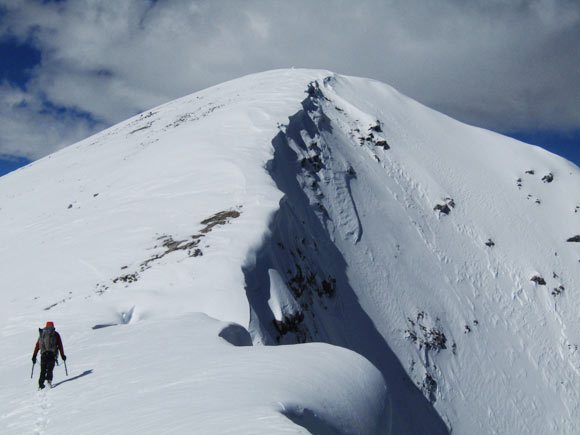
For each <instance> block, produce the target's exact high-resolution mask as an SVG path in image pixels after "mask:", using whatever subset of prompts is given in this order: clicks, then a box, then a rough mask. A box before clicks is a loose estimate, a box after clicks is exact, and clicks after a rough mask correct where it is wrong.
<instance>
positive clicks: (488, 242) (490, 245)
mask: <svg viewBox="0 0 580 435" xmlns="http://www.w3.org/2000/svg"><path fill="white" fill-rule="evenodd" d="M485 246H488V247H490V248H492V247H494V246H495V243H494V242H493V240H491V239H487V242H485Z"/></svg>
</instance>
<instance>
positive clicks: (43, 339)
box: [38, 326, 58, 353]
mask: <svg viewBox="0 0 580 435" xmlns="http://www.w3.org/2000/svg"><path fill="white" fill-rule="evenodd" d="M38 333H39V334H40V337H39V338H38V343H39V345H40V352H41V353H44V352H54V353H57V351H58V339H57V338H56V330H55V329H54V327H52V326H47V327H46V328H44V329H40V328H39V329H38Z"/></svg>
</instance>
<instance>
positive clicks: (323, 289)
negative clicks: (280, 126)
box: [244, 92, 449, 434]
mask: <svg viewBox="0 0 580 435" xmlns="http://www.w3.org/2000/svg"><path fill="white" fill-rule="evenodd" d="M309 94H310V96H309V97H308V98H307V99H306V100H305V102H303V108H304V109H303V110H301V111H300V112H298V113H297V114H296V115H294V116H292V117H291V118H290V123H289V125H288V126H287V128H286V130H285V131H281V132H280V133H279V134H278V135H277V136H276V137H275V138H274V140H273V141H272V144H273V146H274V158H273V160H272V161H270V162H269V165H268V170H269V172H270V174H271V176H272V178H273V179H274V180H275V182H276V184H277V187H278V189H280V190H281V191H282V192H283V193H284V197H283V198H282V200H281V201H280V208H279V210H278V211H277V212H276V214H275V215H274V216H273V218H272V221H271V223H270V235H269V237H268V239H267V240H266V241H264V243H263V244H262V246H261V247H260V249H259V250H258V252H257V253H256V261H255V264H252V265H249V266H248V267H246V268H245V270H244V274H245V279H246V293H247V297H248V301H249V303H250V309H251V318H250V332H251V334H252V336H253V338H254V340H257V341H260V340H261V341H262V342H263V343H264V344H276V343H281V344H291V343H300V342H310V341H322V342H327V343H330V344H333V345H338V346H342V347H345V348H348V349H350V350H353V351H355V352H357V353H359V354H360V355H363V356H364V357H366V358H367V359H368V360H369V361H371V362H372V363H373V364H374V365H375V366H376V367H377V368H378V369H379V370H380V371H381V373H382V374H383V376H384V377H385V380H386V382H387V386H388V389H389V392H390V397H391V408H392V409H391V415H392V422H391V430H392V433H397V434H404V433H431V434H439V433H448V432H449V430H448V428H447V426H446V425H445V423H444V422H443V420H442V419H441V417H440V416H439V415H438V414H437V412H436V411H435V409H434V408H433V406H432V404H431V403H430V402H429V401H428V400H427V399H426V398H425V397H424V396H423V394H422V393H421V392H420V391H419V389H418V388H417V387H416V386H415V385H414V383H413V382H412V380H411V379H410V378H409V376H408V375H407V373H406V372H405V370H404V368H403V366H402V365H401V363H400V362H399V360H398V358H397V356H396V355H395V353H394V352H393V351H392V350H391V349H390V347H389V345H388V344H387V342H386V341H385V339H384V338H383V337H382V335H381V334H380V333H379V332H378V331H377V329H376V327H375V325H374V324H373V322H372V320H371V319H370V318H369V316H368V315H367V313H366V312H365V311H364V309H363V308H362V307H361V305H360V304H359V301H358V298H357V296H356V294H355V292H354V290H353V288H352V287H351V284H350V282H349V280H348V277H347V275H346V273H345V270H346V268H347V264H346V261H345V259H344V257H343V256H342V254H341V252H340V251H339V250H338V248H337V247H336V245H335V244H334V243H333V241H332V239H331V237H330V235H329V233H328V231H327V229H326V228H325V226H324V225H323V223H324V222H325V219H328V215H325V213H324V210H320V208H319V207H318V206H317V205H316V204H315V205H312V204H311V201H310V200H309V198H308V197H307V195H306V194H305V192H304V190H303V189H302V188H301V186H300V183H299V181H298V180H299V178H300V177H299V174H300V171H301V165H300V164H299V163H298V161H299V156H298V154H297V152H296V151H295V149H296V147H298V148H299V149H302V148H303V147H304V143H303V139H304V137H305V136H310V137H311V138H313V137H316V138H319V136H318V133H319V132H320V131H319V126H320V124H318V123H317V122H316V121H317V119H323V118H321V117H318V118H316V116H313V113H312V111H313V110H316V107H313V105H314V106H316V96H313V94H312V93H311V92H309ZM313 118H314V120H313ZM317 124H318V125H317ZM329 127H330V126H328V125H326V126H325V128H327V129H328V128H329ZM290 142H292V146H291V145H290ZM293 146H294V148H295V149H293ZM292 417H294V418H292ZM307 417H308V416H304V415H303V416H301V417H300V416H291V417H290V418H291V419H292V420H293V421H295V422H296V423H298V424H301V425H303V426H304V427H306V428H308V427H310V425H311V424H314V426H312V427H311V428H312V429H313V430H314V429H315V428H317V427H318V426H319V424H318V423H320V422H313V420H312V419H311V418H307ZM302 423H304V424H302ZM326 429H328V430H330V428H326ZM326 429H325V430H322V432H321V433H326V432H327V431H326ZM385 432H386V433H388V428H385ZM315 433H316V431H315Z"/></svg>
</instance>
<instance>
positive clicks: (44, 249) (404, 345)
mask: <svg viewBox="0 0 580 435" xmlns="http://www.w3.org/2000/svg"><path fill="white" fill-rule="evenodd" d="M579 185H580V173H579V170H578V168H577V167H576V166H574V165H572V164H571V163H569V162H566V161H565V160H563V159H560V158H558V157H556V156H554V155H551V154H549V153H547V152H545V151H543V150H540V149H538V148H536V147H532V146H529V145H526V144H522V143H520V142H517V141H514V140H511V139H507V138H505V137H502V136H500V135H497V134H494V133H491V132H488V131H485V130H481V129H477V128H473V127H470V126H467V125H464V124H461V123H458V122H456V121H453V120H451V119H450V118H448V117H446V116H444V115H442V114H439V113H437V112H434V111H432V110H430V109H428V108H426V107H424V106H422V105H420V104H418V103H416V102H414V101H412V100H410V99H408V98H406V97H404V96H403V95H401V94H399V93H397V92H396V91H395V90H393V89H392V88H390V87H388V86H386V85H384V84H381V83H378V82H375V81H372V80H367V79H358V78H353V77H344V76H339V75H334V74H332V73H330V72H328V71H309V70H281V71H271V72H267V73H261V74H256V75H252V76H248V77H244V78H241V79H238V80H234V81H232V82H228V83H224V84H222V85H219V86H216V87H213V88H210V89H207V90H205V91H202V92H198V93H196V94H193V95H190V96H187V97H184V98H182V99H179V100H176V101H173V102H170V103H168V104H166V105H163V106H160V107H157V108H154V109H152V110H149V111H146V112H144V113H143V114H141V115H138V116H135V117H134V118H132V119H129V120H127V121H126V122H124V123H121V124H119V125H117V126H114V127H112V128H111V129H108V130H106V131H103V132H101V133H99V134H97V135H95V136H93V137H91V138H88V139H86V140H84V141H82V142H79V143H78V144H75V145H72V146H70V147H68V148H66V149H64V150H62V151H60V152H58V153H55V154H53V155H51V156H48V157H46V158H45V159H42V160H40V161H37V162H35V163H33V164H32V165H29V166H28V167H26V168H23V169H21V170H19V171H16V172H14V173H11V174H9V175H7V176H5V177H2V178H1V179H0V244H1V246H3V247H4V249H3V250H1V251H0V276H1V277H2V293H1V300H0V336H1V337H2V344H3V352H2V360H1V364H0V379H2V384H3V388H2V389H0V427H2V433H14V434H17V433H18V434H20V433H30V432H33V433H45V434H50V433H55V434H56V433H79V434H83V433H115V432H117V433H129V432H130V433H133V432H135V433H136V432H139V433H200V434H212V433H227V432H229V433H232V431H233V432H235V433H252V434H259V433H264V434H266V433H267V434H274V433H287V432H291V433H315V434H327V433H339V434H347V433H348V434H350V433H357V434H359V433H364V434H367V433H369V434H373V433H377V434H378V433H381V434H382V433H389V432H392V433H446V432H449V431H453V432H454V433H574V432H575V425H576V422H577V421H578V419H579V418H580V407H579V401H578V398H577V393H576V390H577V389H576V386H577V385H578V384H579V381H580V353H579V352H578V345H579V344H580V337H579V336H578V331H579V326H580V325H579V322H578V319H577V312H576V311H577V309H576V308H577V306H578V295H577V293H576V291H577V283H578V282H580V244H579V243H577V242H578V240H577V239H578V237H579V236H578V234H579V233H580V213H579V210H580V197H579V196H578V192H579V189H578V186H579ZM216 319H217V320H216ZM48 320H50V321H54V322H55V324H56V328H57V330H59V332H60V333H61V335H62V337H63V340H64V346H65V351H66V353H67V355H68V360H67V364H68V369H69V377H68V378H66V377H65V376H64V375H63V367H62V366H61V367H57V369H56V375H55V376H56V377H55V384H56V388H55V389H54V390H53V391H44V392H41V393H37V392H36V391H35V384H36V380H29V379H28V378H29V373H30V372H29V370H30V356H31V353H32V349H33V346H34V342H35V340H36V338H37V337H36V335H37V330H38V329H37V328H38V327H41V326H42V325H44V323H45V322H46V321H48ZM313 342H315V343H313ZM321 342H324V343H326V344H323V343H321ZM251 344H252V345H251ZM36 370H38V367H37V368H36ZM37 374H38V373H37V372H36V373H35V377H36V375H37ZM530 380H533V382H531V381H530ZM119 410H122V412H119Z"/></svg>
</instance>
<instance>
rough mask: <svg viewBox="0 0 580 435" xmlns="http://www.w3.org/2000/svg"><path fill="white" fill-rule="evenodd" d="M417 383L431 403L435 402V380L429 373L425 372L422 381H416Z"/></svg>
mask: <svg viewBox="0 0 580 435" xmlns="http://www.w3.org/2000/svg"><path fill="white" fill-rule="evenodd" d="M417 385H418V386H419V387H421V391H422V392H423V394H424V395H425V397H426V398H427V399H428V400H429V402H431V404H433V403H435V402H436V400H437V397H436V395H435V393H436V392H437V381H436V380H435V378H434V377H433V376H431V374H430V373H426V374H425V378H424V379H423V382H422V383H417Z"/></svg>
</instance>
